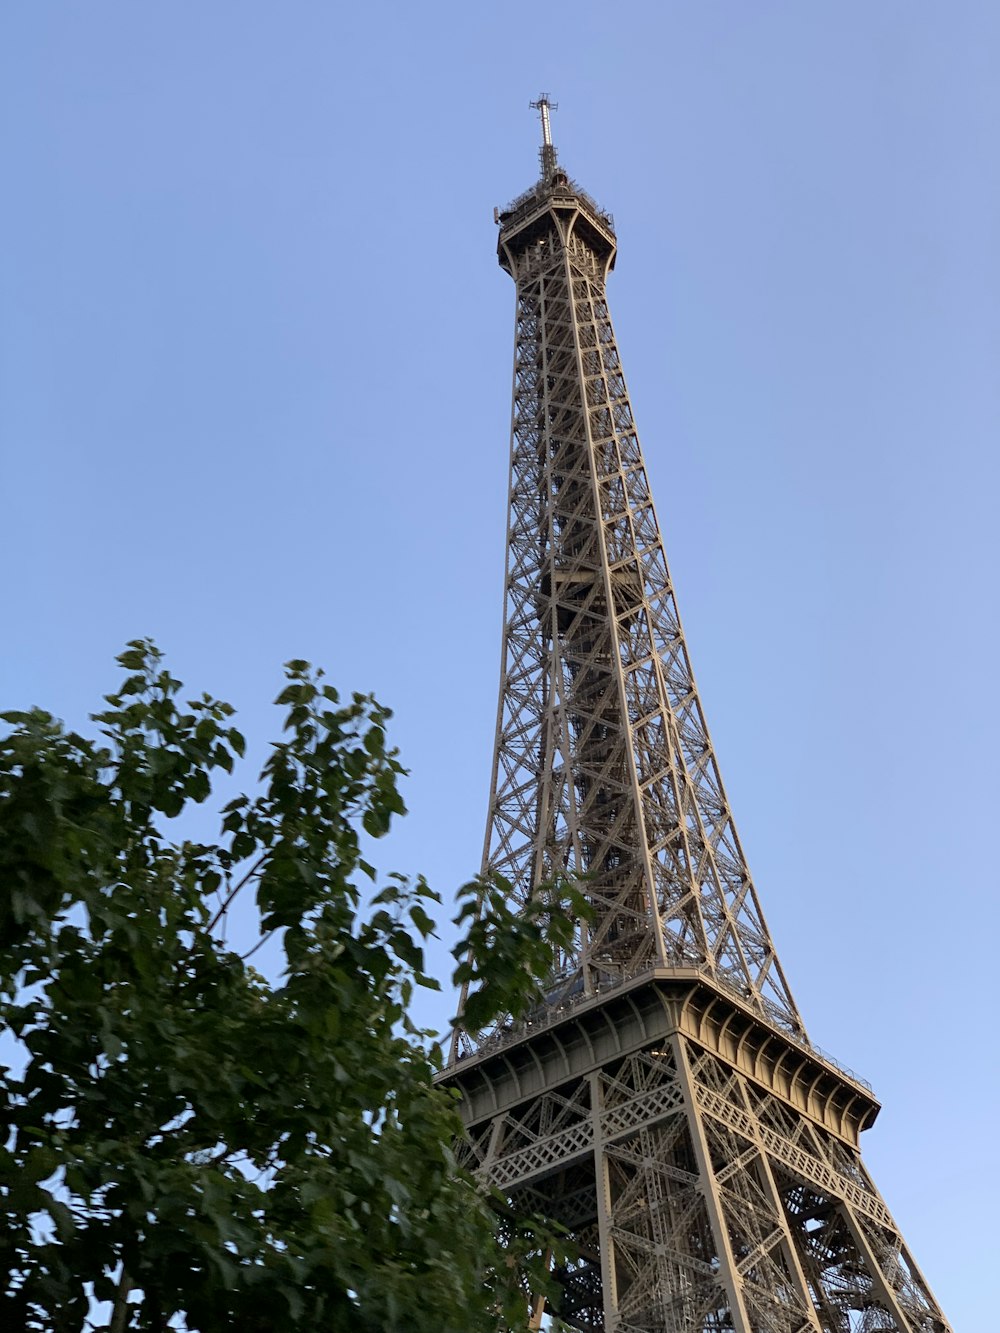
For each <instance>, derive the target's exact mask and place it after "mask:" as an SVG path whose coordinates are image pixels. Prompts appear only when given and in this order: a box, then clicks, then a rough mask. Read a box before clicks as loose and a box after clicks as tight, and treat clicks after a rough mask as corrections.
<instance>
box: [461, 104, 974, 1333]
mask: <svg viewBox="0 0 1000 1333" xmlns="http://www.w3.org/2000/svg"><path fill="white" fill-rule="evenodd" d="M532 105H533V106H535V107H536V108H537V109H538V110H539V111H540V112H541V119H542V140H543V142H542V149H541V159H542V172H543V178H542V181H541V182H539V183H536V184H535V185H534V186H532V188H531V189H529V190H527V191H525V193H524V194H522V195H520V196H519V197H518V198H517V199H515V200H514V202H513V203H512V204H511V205H510V206H509V207H508V208H507V209H506V210H504V211H502V212H498V214H497V221H498V222H499V224H500V234H499V244H498V254H499V259H500V264H501V266H502V267H503V268H504V269H505V270H506V271H507V272H508V273H509V274H510V275H511V277H512V278H513V279H514V282H515V284H516V287H517V307H516V310H517V313H516V318H515V351H514V391H513V412H512V430H511V451H510V488H509V506H510V507H509V519H508V526H507V574H506V580H505V583H504V642H503V667H502V673H501V685H500V704H499V708H498V712H497V728H496V741H495V749H494V761H493V777H492V785H491V790H490V801H489V815H488V819H487V830H486V845H485V851H484V858H483V875H484V877H485V878H488V879H490V880H492V882H493V883H494V885H496V886H498V887H500V888H501V889H502V890H503V891H504V892H505V893H506V894H507V895H508V896H509V899H510V901H511V903H512V905H513V906H514V907H517V906H526V905H527V904H529V903H530V902H531V901H532V899H533V898H534V897H535V895H536V894H537V893H538V891H539V888H540V886H541V885H543V884H545V883H546V882H550V881H552V880H554V879H558V878H559V877H561V876H565V875H567V874H568V875H575V876H577V877H578V878H579V881H580V888H581V891H582V892H583V893H584V894H585V895H586V897H587V898H588V900H589V905H590V912H589V913H588V914H587V920H586V921H579V922H577V923H576V930H575V935H574V938H573V940H572V941H571V943H570V945H569V946H568V947H567V948H566V949H565V950H564V951H563V953H562V955H561V956H560V957H559V958H558V959H557V960H556V963H555V966H554V967H553V970H552V973H551V975H550V977H549V978H548V981H547V984H546V985H545V987H544V990H543V993H542V994H541V995H540V997H539V1000H538V1004H537V1006H536V1007H535V1009H534V1010H533V1011H532V1012H531V1013H529V1014H526V1015H523V1016H520V1017H515V1016H513V1015H509V1014H508V1015H506V1016H503V1017H501V1018H500V1019H499V1020H498V1021H497V1022H496V1023H495V1024H494V1025H493V1026H492V1027H490V1028H489V1029H488V1030H484V1031H480V1030H471V1029H467V1030H464V1031H463V1030H462V1027H461V1020H459V1025H458V1029H457V1031H456V1035H455V1042H454V1044H453V1047H452V1050H451V1055H450V1060H449V1065H448V1068H447V1069H445V1070H444V1071H443V1073H442V1076H441V1077H442V1080H443V1081H444V1082H445V1083H446V1084H449V1085H450V1086H452V1087H454V1088H456V1089H457V1090H458V1091H459V1093H460V1094H461V1102H460V1106H461V1111H462V1116H463V1119H464V1121H465V1124H466V1129H467V1137H466V1139H465V1140H464V1142H463V1143H462V1145H461V1149H460V1151H461V1153H462V1160H463V1163H464V1165H465V1166H467V1167H468V1168H469V1169H470V1170H474V1171H477V1172H478V1173H480V1174H481V1176H482V1177H483V1178H484V1180H485V1181H486V1182H488V1183H489V1185H491V1186H492V1187H493V1188H495V1189H498V1190H500V1191H502V1192H503V1193H504V1194H506V1196H507V1197H508V1198H509V1199H510V1201H511V1204H512V1206H513V1207H514V1208H515V1209H517V1210H519V1211H521V1212H523V1213H525V1214H542V1215H543V1216H545V1217H547V1218H548V1219H549V1220H550V1221H551V1222H552V1223H553V1224H554V1225H555V1227H556V1228H557V1229H560V1230H561V1231H562V1232H563V1233H564V1234H567V1235H569V1236H571V1237H572V1239H573V1242H574V1247H575V1251H576V1254H577V1256H578V1257H577V1258H575V1259H574V1260H573V1262H572V1263H571V1264H569V1265H567V1267H566V1268H565V1269H562V1270H560V1273H559V1280H560V1284H561V1298H560V1300H559V1301H558V1304H557V1306H556V1307H555V1308H554V1309H553V1310H552V1313H553V1314H555V1315H557V1316H558V1317H559V1318H560V1319H561V1320H562V1321H563V1323H564V1324H565V1325H568V1326H569V1327H570V1328H574V1329H579V1330H581V1331H585V1333H848V1331H849V1330H850V1331H851V1333H947V1330H948V1325H947V1323H946V1321H945V1319H944V1316H943V1315H942V1313H941V1310H940V1308H939V1307H938V1305H937V1303H936V1301H935V1300H934V1297H933V1295H932V1294H931V1291H930V1288H929V1287H928V1285H927V1283H926V1282H925V1281H924V1278H923V1276H922V1274H921V1272H920V1270H919V1268H918V1267H917V1265H916V1263H915V1262H914V1260H913V1258H912V1256H911V1255H910V1253H909V1251H908V1250H907V1248H906V1246H905V1244H904V1242H903V1239H902V1236H901V1235H900V1232H899V1228H898V1227H897V1226H896V1224H895V1222H894V1221H893V1219H892V1216H891V1214H890V1213H889V1210H888V1209H887V1208H886V1206H885V1203H884V1202H883V1201H882V1198H881V1196H880V1195H879V1193H878V1190H877V1189H876V1188H875V1185H874V1183H873V1181H872V1179H871V1177H870V1176H869V1175H868V1173H867V1171H866V1170H865V1167H864V1164H863V1162H862V1160H861V1156H860V1150H859V1137H860V1134H861V1132H862V1131H863V1130H865V1129H867V1128H868V1126H869V1125H871V1123H872V1122H873V1121H874V1119H875V1117H876V1115H877V1114H878V1111H879V1104H878V1102H877V1101H876V1099H875V1097H874V1095H873V1094H872V1090H871V1088H870V1087H869V1086H868V1084H866V1083H865V1082H864V1081H863V1080H862V1079H859V1078H858V1077H857V1076H856V1075H855V1074H852V1073H851V1072H850V1070H847V1069H844V1068H843V1067H841V1066H840V1065H838V1064H837V1062H836V1061H834V1060H833V1059H832V1058H831V1057H830V1056H828V1055H826V1054H825V1053H824V1052H822V1051H820V1050H819V1049H818V1048H817V1047H815V1046H813V1045H812V1043H811V1042H810V1040H809V1038H808V1037H807V1035H806V1032H805V1028H804V1026H803V1023H802V1019H801V1017H800V1015H799V1011H798V1009H797V1007H796V1004H795V1001H794V1000H793V998H792V994H791V991H790V989H789V987H788V983H787V981H786V979H785V975H784V972H783V970H782V967H781V964H780V963H779V961H778V955H777V951H776V949H775V946H774V942H773V940H772V938H771V934H770V931H769V929H768V926H767V923H766V921H765V919H764V915H763V911H762V909H761V904H760V901H759V899H758V896H757V891H756V889H755V887H754V884H753V880H752V878H751V875H750V870H749V867H748V864H747V859H746V856H745V854H744V850H743V845H742V842H741V840H740V838H739V837H738V835H737V832H736V827H735V824H734V821H733V815H732V811H731V809H730V804H729V799H728V796H727V795H726V791H725V788H724V786H723V783H722V776H721V772H720V769H719V764H718V760H717V758H716V754H715V749H714V746H713V744H712V740H711V737H710V736H709V732H708V727H707V724H706V721H705V713H704V710H703V708H702V704H701V698H700V695H699V691H698V688H697V686H696V684H695V679H694V674H693V671H692V667H691V659H690V656H689V653H688V647H687V640H686V637H685V634H684V630H683V628H682V625H681V620H680V614H679V611H678V606H677V599H676V596H675V592H674V588H673V583H672V581H671V577H670V573H669V569H668V566H667V561H666V556H665V554H664V549H663V539H662V535H661V532H660V527H659V523H658V521H657V517H656V512H655V509H654V507H653V500H652V496H651V493H650V487H649V481H648V479H647V476H646V469H645V464H644V462H643V455H642V451H641V449H640V447H639V437H638V435H637V433H636V428H635V422H634V420H633V416H632V408H631V404H630V402H629V396H628V390H627V389H626V386H625V376H624V372H623V370H622V363H621V358H620V356H619V353H618V346H617V342H616V340H615V333H614V328H613V326H612V323H611V315H610V312H609V309H608V301H607V295H606V282H607V277H608V274H609V273H610V271H611V269H612V266H613V264H614V258H615V251H616V245H617V242H616V238H615V231H614V224H613V221H612V219H611V217H610V215H609V214H607V213H604V212H603V211H602V210H601V209H599V208H598V206H597V205H596V204H595V203H594V201H593V200H592V199H590V198H589V196H587V195H586V194H585V193H584V192H583V191H582V190H581V189H580V188H579V187H578V186H577V185H576V184H574V183H573V182H572V181H570V180H569V178H568V177H567V176H565V174H564V173H563V172H562V171H561V170H559V169H557V168H556V165H555V162H556V159H555V148H554V147H553V145H552V132H551V124H550V120H549V113H550V111H551V110H552V103H551V102H550V101H549V99H548V98H547V97H545V96H542V97H540V98H539V99H538V101H537V102H536V103H533V104H532ZM802 880H803V893H802V897H803V899H805V898H807V896H808V888H809V884H808V865H807V866H805V867H803V875H802ZM831 984H834V982H833V981H831ZM464 1005H465V996H464V995H463V999H462V1007H463V1008H464ZM533 1305H534V1308H535V1318H534V1319H533V1321H532V1323H531V1327H533V1328H538V1327H540V1326H541V1322H540V1321H541V1320H542V1317H543V1316H542V1311H541V1309H540V1307H539V1303H538V1302H537V1301H536V1302H533Z"/></svg>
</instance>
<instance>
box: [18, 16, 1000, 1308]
mask: <svg viewBox="0 0 1000 1333" xmlns="http://www.w3.org/2000/svg"><path fill="white" fill-rule="evenodd" d="M998 62H1000V8H998V7H997V6H995V5H993V4H992V3H985V0H984V2H983V3H979V4H976V3H971V2H970V3H961V2H959V3H954V4H949V5H943V4H940V3H926V2H922V0H906V2H905V3H904V2H903V0H877V2H876V3H871V0H868V3H859V2H854V0H851V2H847V3H841V4H839V5H836V6H834V5H818V4H811V5H806V4H802V3H801V0H772V2H770V3H769V2H767V0H760V2H759V3H755V4H752V5H751V4H746V3H737V2H736V0H728V3H722V0H710V2H706V3H699V4H696V3H694V0H688V2H687V3H657V4H653V3H641V4H640V3H620V4H618V5H617V6H615V7H614V10H613V11H612V10H611V8H610V7H608V6H606V5H597V4H593V3H589V2H588V0H577V3H574V4H572V5H570V4H565V3H562V2H561V0H552V2H551V3H549V4H547V5H544V6H532V7H530V8H529V9H526V10H523V11H515V10H511V9H502V8H501V9H497V8H496V7H493V6H490V7H487V6H478V5H468V4H465V5H459V4H451V3H441V4H427V5H424V6H413V5H404V4H401V3H399V4H395V3H384V2H383V3H370V4H368V5H367V6H365V7H363V8H362V7H360V6H352V7H351V8H350V9H349V10H348V9H347V8H346V7H343V6H335V5H333V4H325V3H319V0H297V2H296V3H292V4H286V5H281V6H279V5H276V4H264V3H261V2H260V0H240V3H236V0H213V2H212V3H208V4H202V5H198V6H195V5H166V4H163V3H155V2H153V0H150V2H148V3H146V4H143V5H136V4H131V3H123V2H122V0H118V2H115V0H105V3H103V4H100V5H95V4H93V3H87V4H85V3H83V2H82V0H77V2H75V3H69V2H66V3H61V4H47V5H39V4H37V3H35V4H32V3H28V2H27V0H10V3H8V4H7V5H6V6H5V7H4V9H3V12H2V14H0V170H2V179H3V182H4V186H5V189H4V195H5V204H4V208H3V211H2V214H0V500H2V504H3V523H2V527H0V551H2V558H3V564H4V568H5V570H6V572H7V577H6V579H5V585H4V596H3V616H2V622H0V623H2V631H0V633H2V641H3V651H2V657H0V686H2V703H3V705H4V706H6V707H14V706H23V705H27V704H30V703H35V702H37V703H40V704H43V705H44V706H46V707H48V708H50V709H51V710H52V711H54V712H56V713H58V714H60V715H61V716H64V717H66V718H67V720H68V721H70V722H72V723H73V724H74V725H80V724H81V723H82V722H83V720H84V718H85V716H86V714H87V713H88V712H89V711H90V710H91V709H93V708H94V707H96V706H97V704H98V702H99V698H100V695H101V694H102V693H103V692H104V691H106V690H107V689H108V688H110V686H111V684H112V683H113V681H114V679H115V673H114V669H113V667H112V665H111V664H112V659H113V656H114V654H115V653H116V652H117V651H119V650H120V648H121V646H122V645H123V644H124V642H125V641H126V640H127V639H129V638H132V637H135V636H137V635H142V634H151V635H153V636H154V637H155V638H156V639H157V640H158V642H159V643H160V644H161V646H162V647H163V648H164V649H165V650H166V651H167V653H168V655H169V660H170V664H171V666H172V667H173V669H174V670H175V672H176V673H177V674H179V675H181V676H182V677H183V678H184V679H185V680H186V681H188V682H189V683H190V685H191V686H192V688H193V689H196V690H197V691H199V692H200V691H201V690H202V689H211V690H213V691H214V692H216V693H218V694H221V695H223V696H224V697H228V698H230V699H231V700H232V701H233V702H234V703H235V704H236V705H237V706H238V707H239V709H240V713H241V717H242V719H243V723H244V729H245V730H246V731H247V732H248V734H249V735H250V737H251V740H252V742H253V745H254V751H255V753H256V754H257V755H259V754H260V753H261V752H262V750H263V747H264V745H265V743H266V741H267V740H268V739H269V738H270V737H272V736H273V735H274V734H275V731H276V729H277V728H276V721H275V717H274V715H273V714H272V712H271V711H270V709H269V706H268V701H269V700H270V698H272V697H273V695H274V694H275V693H276V692H277V688H278V683H279V677H280V664H281V663H282V662H283V661H284V660H285V659H287V658H289V657H292V656H304V657H308V658H310V659H312V660H313V661H316V662H319V663H322V664H323V665H324V666H325V667H326V668H327V670H328V672H329V674H330V676H331V677H332V678H333V680H334V681H335V682H336V683H337V684H339V685H341V686H343V687H344V688H345V689H363V690H369V689H371V690H374V691H375V692H376V693H377V694H378V695H379V697H380V698H382V699H383V700H384V701H385V702H386V703H388V704H389V705H390V706H391V707H393V708H394V709H395V712H396V728H395V737H396V740H397V742H398V744H400V746H401V747H402V749H403V753H404V758H405V761H406V762H407V763H408V765H409V766H410V768H411V769H412V777H411V778H410V779H409V782H408V787H407V795H408V801H409V804H410V807H411V811H412V813H411V815H410V817H409V818H408V819H407V820H406V821H405V823H404V825H403V826H401V828H400V830H399V832H398V834H397V835H394V836H393V838H392V839H391V841H390V843H389V844H388V845H387V846H386V848H385V851H384V855H383V864H384V865H385V866H386V868H387V869H388V868H393V867H397V868H401V869H406V870H412V871H416V870H422V871H424V872H425V873H426V874H427V875H428V877H429V878H430V879H431V881H432V883H434V884H435V885H436V886H438V887H439V888H440V889H441V890H442V891H444V892H445V893H447V894H450V892H451V889H452V887H453V886H454V885H456V884H458V883H459V882H460V881H461V880H463V879H464V878H467V877H469V876H470V875H471V874H472V873H474V872H475V870H476V869H477V868H478V862H479V857H480V852H481V845H482V830H483V820H484V815H485V803H486V797H487V784H488V777H489V761H490V747H491V744H492V735H493V725H494V710H495V700H496V689H497V669H498V659H499V630H500V592H501V582H502V567H503V533H504V521H505V514H504V504H505V496H506V467H507V431H508V422H509V390H510V355H511V345H512V333H513V329H512V316H513V287H512V285H511V283H510V280H509V279H508V278H507V277H506V275H504V274H502V273H501V272H500V270H499V269H498V268H497V267H496V261H495V255H494V246H495V229H494V227H493V223H492V209H493V206H494V204H501V205H502V204H503V203H505V202H506V201H507V200H508V199H509V198H511V197H512V196H514V195H515V194H517V193H518V192H519V191H520V190H521V189H523V188H525V187H526V186H527V185H528V184H530V183H531V181H532V180H533V178H534V175H535V171H536V162H537V159H536V146H537V137H538V136H537V126H536V122H535V120H534V117H533V114H532V113H531V112H530V111H529V110H528V107H527V103H528V101H529V100H530V99H531V98H533V97H536V96H537V95H538V93H539V92H540V91H541V90H545V91H548V92H549V93H550V94H551V95H552V96H553V98H554V99H555V100H557V101H558V102H559V111H558V112H557V114H556V115H555V117H554V128H555V138H556V143H557V145H558V148H559V151H560V155H561V159H562V161H563V162H564V163H565V165H566V166H567V168H568V169H569V170H570V172H571V174H573V175H574V176H575V177H576V178H577V179H578V180H579V181H580V182H581V184H583V185H584V186H585V188H586V189H588V190H589V191H590V192H591V193H592V194H594V195H595V196H596V197H597V198H598V199H599V200H600V201H601V203H602V204H603V205H604V206H606V207H607V208H609V209H611V210H612V211H613V212H614V214H615V217H616V220H617V227H618V234H619V245H620V256H619V261H618V265H617V269H616V272H615V274H614V275H613V277H612V280H611V286H610V296H611V303H612V310H613V313H614V317H615V322H616V327H617V332H618V337H619V343H620V346H621V349H622V354H623V358H624V362H625V367H626V372H627V375H628V380H629V385H630V389H631V393H632V401H633V406H634V409H635V412H636V417H637V420H638V424H639V428H640V432H641V435H642V439H643V444H644V448H645V452H646V458H647V464H648V469H649V473H650V477H651V480H652V484H653V487H654V492H655V495H656V498H657V504H658V508H659V512H660V517H661V521H662V523H663V527H664V535H665V539H666V543H667V549H668V554H669V556H670V559H671V563H672V567H673V572H674V576H675V580H676V583H677V587H678V595H679V598H680V601H681V607H682V612H683V615H684V618H685V624H686V628H687V632H688V635H689V640H690V647H691V653H692V657H693V660H694V664H695V668H696V671H697V672H698V678H699V682H700V686H701V690H702V694H703V698H704V702H705V706H706V710H707V713H708V718H709V724H710V726H711V727H712V731H713V735H714V738H715V741H716V745H717V748H718V751H719V754H720V758H721V762H722V766H723V772H724V775H725V778H726V781H727V785H728V787H729V789H730V795H731V798H732V801H733V805H734V809H735V812H736V818H737V822H738V825H739V827H740V831H741V835H742V838H743V842H744V844H745V847H746V849H747V853H748V856H749V858H750V862H751V864H752V866H753V867H754V873H755V877H756V879H757V882H758V885H759V887H760V891H761V895H762V898H763V902H764V907H765V911H766V912H767V915H768V918H769V921H770V924H771V928H772V931H773V934H774V936H775V938H776V940H777V943H778V947H779V949H780V951H781V955H782V961H783V963H784V966H785V970H786V972H787V974H788V977H789V980H790V982H791V985H792V987H793V990H794V992H795V994H796V998H797V999H798V1002H799V1005H800V1007H801V1008H802V1010H803V1013H804V1015H805V1018H806V1022H807V1025H808V1026H809V1028H810V1031H811V1033H812V1035H813V1037H814V1039H815V1040H816V1041H818V1042H819V1043H820V1044H821V1045H822V1046H824V1047H826V1048H828V1049H830V1050H831V1051H833V1052H834V1054H836V1055H837V1056H838V1058H840V1059H842V1060H844V1061H846V1062H847V1063H848V1064H850V1065H852V1066H853V1067H855V1068H856V1069H858V1070H859V1072H861V1073H863V1074H864V1075H865V1076H867V1077H868V1078H869V1079H870V1080H871V1081H872V1083H873V1084H874V1085H875V1089H876V1092H877V1093H878V1094H880V1095H881V1096H882V1098H883V1100H884V1103H885V1109H884V1111H883V1113H882V1116H881V1117H880V1120H879V1122H878V1124H877V1125H876V1127H875V1128H874V1129H873V1130H872V1131H871V1132H870V1133H869V1134H868V1135H867V1136H866V1159H867V1161H868V1164H869V1166H870V1167H871V1168H872V1170H873V1172H874V1174H875V1177H876V1180H877V1182H878V1184H879V1186H880V1188H881V1189H882V1191H883V1192H884V1194H885V1196H886V1199H887V1202H888V1204H889V1206H890V1208H891V1209H892V1210H893V1212H894V1213H895V1215H896V1216H897V1218H898V1220H899V1222H900V1224H901V1226H902V1228H903V1231H904V1234H905V1236H906V1238H907V1240H908V1242H909V1243H910V1245H911V1246H912V1248H913V1250H914V1252H915V1254H916V1257H917V1259H918V1261H919V1262H920V1264H921V1265H922V1267H923V1268H924V1270H925V1271H926V1274H927V1276H928V1279H929V1280H930V1282H931V1284H932V1286H933V1287H934V1289H935V1291H936V1293H937V1294H938V1296H939V1298H940V1300H941V1301H942V1304H943V1305H944V1307H945V1309H946V1311H947V1313H948V1314H949V1316H950V1318H951V1319H952V1320H953V1321H954V1324H955V1327H956V1329H963V1330H969V1331H970V1333H972V1331H973V1330H976V1329H986V1328H987V1327H988V1320H987V1313H986V1312H987V1310H988V1309H989V1310H990V1311H991V1312H992V1305H993V1303H992V1300H990V1303H989V1305H988V1304H987V1296H986V1293H985V1291H984V1290H981V1291H978V1292H977V1290H976V1287H977V1283H981V1282H982V1281H983V1276H984V1274H986V1273H987V1272H989V1271H990V1261H991V1260H992V1255H993V1250H994V1248H995V1243H996V1240H997V1233H996V1222H995V1216H994V1209H993V1203H992V1196H991V1193H990V1191H989V1190H988V1189H984V1185H983V1182H984V1180H986V1179H987V1178H988V1176H989V1173H990V1172H991V1171H992V1172H993V1173H994V1176H993V1178H994V1179H995V1178H996V1175H995V1172H996V1167H997V1162H996V1148H995V1143H996V1134H995V1128H994V1122H995V1117H996V1091H997V1090H996V1082H995V1078H996V1075H995V1067H996V1053H997V1039H996V1028H995V1023H994V1022H993V1017H992V1016H993V1013H994V1011H995V1008H996V1002H995V996H994V990H995V985H994V976H995V971H996V963H995V954H996V946H995V939H996V931H997V925H998V923H997V916H996V906H995V903H996V896H997V892H996V891H997V883H996V881H997V871H996V859H995V857H994V856H993V855H992V852H991V849H992V847H993V839H994V837H995V826H996V809H997V794H998V793H997V780H996V773H995V769H996V765H995V759H996V755H997V743H998V725H997V722H998V719H997V705H996V687H995V669H994V661H995V658H996V654H997V640H998V629H997V618H996V592H995V588H996V582H997V572H998V552H997V542H996V519H995V511H996V503H997V480H998V478H997V470H998V469H997V461H996V459H997V442H998V439H1000V379H998V375H997V368H998V365H1000V249H998V245H997V236H998V232H1000V228H998V224H1000V158H998V155H997V153H996V126H997V124H998V123H1000V80H998V79H997V77H996V70H997V67H998ZM441 966H442V968H443V966H444V964H443V962H442V964H441ZM991 1080H992V1082H991ZM963 1088H967V1089H968V1090H967V1091H963Z"/></svg>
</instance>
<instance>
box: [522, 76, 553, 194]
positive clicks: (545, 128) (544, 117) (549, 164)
mask: <svg viewBox="0 0 1000 1333" xmlns="http://www.w3.org/2000/svg"><path fill="white" fill-rule="evenodd" d="M529 106H530V107H531V109H532V110H533V111H537V112H538V115H539V119H540V120H541V122H542V146H541V148H540V149H539V150H538V156H539V158H540V160H541V163H542V180H543V181H545V182H546V183H548V182H549V181H551V179H552V177H553V175H554V173H555V169H556V150H555V147H554V146H553V143H552V118H551V114H550V113H551V112H553V111H558V110H559V103H558V102H553V101H551V100H550V99H549V96H548V94H547V93H542V95H541V97H539V99H538V101H537V102H530V103H529Z"/></svg>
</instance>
